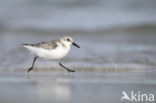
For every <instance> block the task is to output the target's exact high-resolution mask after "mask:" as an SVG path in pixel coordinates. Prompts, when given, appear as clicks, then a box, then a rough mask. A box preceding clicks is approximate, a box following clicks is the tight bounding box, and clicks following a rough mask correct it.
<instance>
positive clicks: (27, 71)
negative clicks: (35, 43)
mask: <svg viewBox="0 0 156 103" xmlns="http://www.w3.org/2000/svg"><path fill="white" fill-rule="evenodd" d="M37 58H38V57H37V56H36V57H34V60H33V63H32V66H31V67H30V68H29V69H28V71H27V73H29V72H30V71H31V70H32V69H33V68H34V64H35V61H36V59H37Z"/></svg>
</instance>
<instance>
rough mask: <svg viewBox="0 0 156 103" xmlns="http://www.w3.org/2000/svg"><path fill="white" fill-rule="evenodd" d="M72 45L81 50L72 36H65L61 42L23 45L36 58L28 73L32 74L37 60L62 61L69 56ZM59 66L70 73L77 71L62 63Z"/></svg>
mask: <svg viewBox="0 0 156 103" xmlns="http://www.w3.org/2000/svg"><path fill="white" fill-rule="evenodd" d="M71 44H72V45H74V46H76V47H78V48H80V46H79V45H77V44H76V43H75V42H73V39H72V38H71V37H70V36H64V37H62V38H60V39H59V40H52V41H45V42H41V43H37V44H22V45H23V46H24V47H25V48H27V49H28V50H29V51H30V52H31V53H32V54H33V55H34V56H35V57H34V59H33V63H32V66H31V67H30V68H29V69H28V71H27V72H30V71H31V70H32V69H33V68H34V64H35V61H36V59H37V58H43V59H48V60H61V59H62V58H64V57H65V56H66V55H67V54H68V52H69V50H70V47H71ZM59 65H60V66H61V67H63V68H64V69H66V70H67V71H68V72H75V70H71V69H68V68H67V67H65V66H64V65H63V64H62V63H61V62H59Z"/></svg>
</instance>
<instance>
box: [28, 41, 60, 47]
mask: <svg viewBox="0 0 156 103" xmlns="http://www.w3.org/2000/svg"><path fill="white" fill-rule="evenodd" d="M31 46H34V47H38V48H44V49H55V48H57V47H58V44H57V41H56V40H53V41H46V42H41V43H37V44H31Z"/></svg>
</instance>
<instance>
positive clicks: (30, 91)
mask: <svg viewBox="0 0 156 103" xmlns="http://www.w3.org/2000/svg"><path fill="white" fill-rule="evenodd" d="M145 78H146V79H145ZM0 83H1V85H0V91H1V94H0V100H1V102H3V103H10V102H11V103H16V102H22V103H27V102H29V103H43V102H44V103H50V102H55V103H64V102H65V103H73V102H76V103H80V102H86V103H95V102H98V103H103V102H107V103H108V102H109V103H114V102H120V99H121V97H122V91H126V92H127V93H128V94H129V93H130V92H131V91H134V92H135V93H138V91H140V92H141V93H146V94H151V93H152V94H154V95H156V92H155V91H156V88H155V87H156V81H155V80H153V81H151V79H150V77H149V74H148V73H147V74H138V73H137V74H136V73H131V74H128V73H126V75H125V73H120V74H116V73H110V74H109V73H105V74H103V73H74V74H72V73H71V74H70V73H59V72H58V73H54V72H51V73H42V72H41V73H31V74H29V75H28V74H23V73H9V74H8V73H7V74H5V73H3V75H1V80H0ZM10 85H11V86H10ZM8 97H9V99H7V98H8ZM19 97H20V98H19ZM125 102H126V100H125Z"/></svg>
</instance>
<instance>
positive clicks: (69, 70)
mask: <svg viewBox="0 0 156 103" xmlns="http://www.w3.org/2000/svg"><path fill="white" fill-rule="evenodd" d="M59 65H60V66H61V67H63V68H64V69H66V70H67V71H68V72H75V70H71V69H68V68H67V67H65V66H64V65H62V64H61V62H59Z"/></svg>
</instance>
